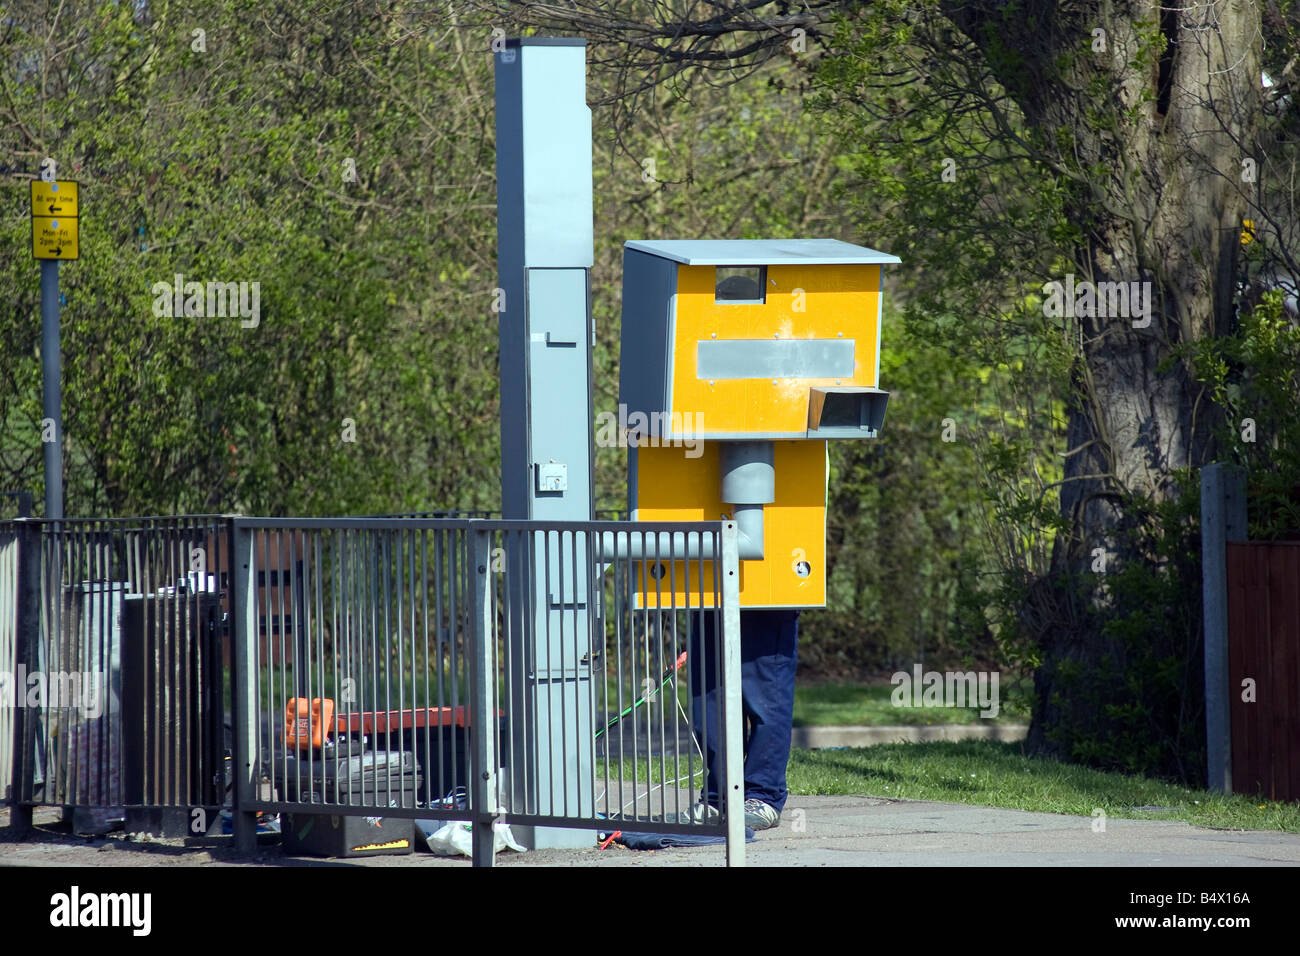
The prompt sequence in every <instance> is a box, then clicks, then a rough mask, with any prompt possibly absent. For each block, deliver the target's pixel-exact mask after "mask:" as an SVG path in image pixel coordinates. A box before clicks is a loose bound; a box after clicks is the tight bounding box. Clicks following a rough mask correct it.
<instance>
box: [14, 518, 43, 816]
mask: <svg viewBox="0 0 1300 956" xmlns="http://www.w3.org/2000/svg"><path fill="white" fill-rule="evenodd" d="M17 584H18V589H17V594H16V599H17V600H16V602H15V603H16V608H15V611H16V614H15V620H16V622H17V625H18V629H17V633H16V634H15V637H16V638H17V641H16V647H15V649H14V650H15V654H14V658H15V660H14V667H15V671H17V670H18V669H19V668H21V669H22V670H23V671H25V672H27V673H30V672H32V671H34V670H36V669H37V668H38V667H39V659H38V657H37V651H38V647H37V645H38V643H39V641H40V627H41V526H40V523H39V522H37V521H32V520H27V521H23V522H22V526H21V527H20V529H19V531H18V581H17ZM11 726H12V728H13V737H12V741H11V743H12V749H11V754H12V757H13V771H12V788H13V789H12V798H11V803H10V811H9V823H10V826H11V827H12V828H13V829H14V831H15V832H17V833H18V834H22V833H24V832H26V831H27V830H29V829H31V826H32V809H33V808H32V805H31V804H29V803H24V802H23V801H24V800H27V799H30V798H31V797H32V796H33V793H32V791H33V783H34V777H35V774H36V771H37V762H38V760H39V756H38V754H36V753H35V748H34V747H33V746H32V744H33V742H34V740H35V737H36V735H35V728H34V727H33V726H32V722H31V714H30V713H29V712H28V710H27V708H26V707H21V706H15V707H14V709H13V721H12V725H11Z"/></svg>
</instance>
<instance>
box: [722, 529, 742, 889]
mask: <svg viewBox="0 0 1300 956" xmlns="http://www.w3.org/2000/svg"><path fill="white" fill-rule="evenodd" d="M721 537H722V634H721V640H722V687H723V695H724V698H723V700H724V703H723V762H724V764H725V768H726V769H725V774H726V786H727V795H726V808H727V811H726V812H727V866H744V865H745V758H744V740H743V734H742V724H741V721H742V719H743V718H742V714H741V703H740V639H741V635H740V557H739V555H740V543H739V533H738V531H737V529H736V522H734V521H724V522H723V523H722V534H721Z"/></svg>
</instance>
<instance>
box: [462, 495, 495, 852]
mask: <svg viewBox="0 0 1300 956" xmlns="http://www.w3.org/2000/svg"><path fill="white" fill-rule="evenodd" d="M478 524H479V522H477V521H471V522H470V523H469V525H470V528H471V529H474V530H472V531H470V535H471V541H470V546H471V548H472V549H473V550H472V555H473V560H472V562H471V568H470V581H471V587H472V588H473V592H474V594H473V601H474V610H473V615H474V616H473V626H474V650H473V657H472V658H471V660H472V662H473V664H472V666H473V668H474V683H473V686H472V687H471V690H470V702H471V703H470V709H471V713H472V717H471V724H470V735H471V736H472V737H473V740H474V751H473V754H472V755H471V758H470V768H471V772H472V777H473V781H472V783H471V786H470V795H471V800H470V810H471V818H472V822H473V828H474V830H473V838H472V840H471V847H472V855H471V859H472V860H473V865H474V866H492V865H493V863H494V862H495V854H494V852H493V851H494V847H495V843H496V833H495V831H494V830H493V826H492V825H493V823H494V821H495V817H496V812H497V793H498V791H497V779H496V777H497V756H496V723H497V722H496V709H497V708H496V706H495V702H494V697H495V693H494V691H495V689H496V674H497V669H496V654H495V651H496V629H495V627H494V626H493V624H494V621H495V618H496V612H495V608H494V605H493V601H492V588H493V583H494V582H493V575H492V572H491V568H492V532H490V531H479V530H477V528H476V527H475V526H476V525H478Z"/></svg>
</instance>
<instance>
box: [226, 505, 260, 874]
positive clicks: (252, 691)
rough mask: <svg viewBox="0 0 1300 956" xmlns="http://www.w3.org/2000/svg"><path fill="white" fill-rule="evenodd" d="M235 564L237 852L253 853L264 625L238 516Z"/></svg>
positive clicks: (248, 542)
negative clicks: (261, 625)
mask: <svg viewBox="0 0 1300 956" xmlns="http://www.w3.org/2000/svg"><path fill="white" fill-rule="evenodd" d="M227 520H228V521H230V534H231V537H232V538H233V547H232V548H231V551H232V552H233V562H234V563H233V566H232V569H231V570H232V573H231V575H230V595H231V607H230V618H231V620H232V621H233V622H234V625H235V626H234V647H233V648H232V650H231V655H230V663H231V684H232V689H233V695H232V697H233V704H234V707H233V710H234V713H233V715H232V716H233V718H234V724H235V726H234V731H235V739H234V748H233V749H234V754H233V760H232V765H233V774H234V779H233V781H232V782H233V784H234V790H235V792H234V805H233V806H232V808H231V810H232V815H233V817H234V821H233V822H234V827H233V829H234V837H235V852H237V853H240V854H245V855H247V854H250V853H252V852H254V851H255V850H256V849H257V811H256V810H253V809H251V808H250V805H251V804H252V803H253V802H254V801H255V800H257V798H258V784H259V778H260V775H259V773H258V770H259V767H258V766H257V765H256V764H257V755H258V752H259V751H258V740H257V730H258V726H257V713H258V710H257V708H258V705H259V703H260V701H259V700H258V693H257V687H258V681H257V666H258V655H257V643H256V637H257V632H258V626H259V623H260V622H259V618H258V607H257V566H256V564H257V562H256V553H255V548H254V547H253V530H252V529H251V528H248V527H245V526H243V525H241V524H240V522H239V520H238V519H237V518H234V517H233V516H231V517H228V518H227Z"/></svg>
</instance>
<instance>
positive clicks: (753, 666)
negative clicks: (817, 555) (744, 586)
mask: <svg viewBox="0 0 1300 956" xmlns="http://www.w3.org/2000/svg"><path fill="white" fill-rule="evenodd" d="M740 632H741V635H742V638H741V642H740V648H741V685H742V688H743V696H744V701H745V714H746V716H747V718H748V723H749V724H750V728H751V729H750V733H749V737H748V739H747V741H746V752H745V799H746V800H751V799H757V800H762V801H763V802H764V803H766V804H767V805H768V806H770V807H772V808H773V809H775V810H776V811H777V812H778V813H780V812H781V809H782V808H783V807H784V806H785V801H786V797H787V796H788V795H789V791H788V790H787V789H786V780H785V769H786V765H787V764H788V763H789V761H790V732H791V723H792V722H793V718H794V675H795V669H796V667H797V666H798V644H799V611H798V610H794V609H791V610H752V611H742V612H741V614H740Z"/></svg>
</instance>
